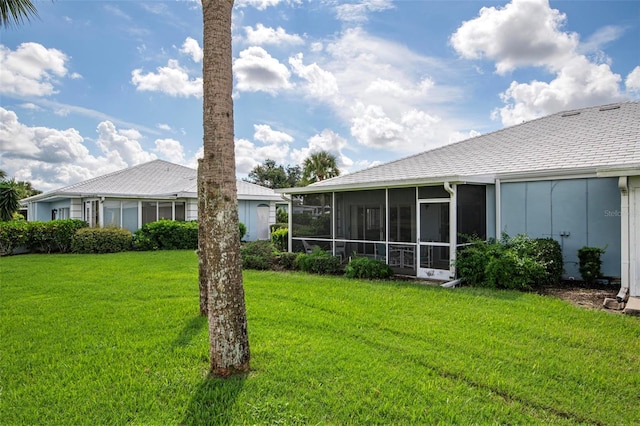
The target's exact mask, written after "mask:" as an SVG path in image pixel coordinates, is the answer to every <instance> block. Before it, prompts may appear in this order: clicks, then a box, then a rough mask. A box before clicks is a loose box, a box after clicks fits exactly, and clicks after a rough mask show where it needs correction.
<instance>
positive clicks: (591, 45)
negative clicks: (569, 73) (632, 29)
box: [578, 25, 625, 54]
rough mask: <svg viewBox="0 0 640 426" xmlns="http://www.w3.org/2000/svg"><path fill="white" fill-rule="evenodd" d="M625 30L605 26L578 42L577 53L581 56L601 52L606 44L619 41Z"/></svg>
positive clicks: (618, 27) (613, 26) (614, 26)
mask: <svg viewBox="0 0 640 426" xmlns="http://www.w3.org/2000/svg"><path fill="white" fill-rule="evenodd" d="M624 32H625V28H624V27H620V26H617V25H607V26H604V27H602V28H600V29H598V30H597V31H596V32H595V33H593V34H592V35H591V36H589V38H588V39H587V40H585V41H583V42H580V46H579V47H578V51H579V52H580V53H583V54H587V53H591V52H599V51H601V50H602V49H603V48H604V47H605V46H606V45H607V44H609V43H611V42H612V41H615V40H617V39H619V38H620V37H621V36H622V34H624Z"/></svg>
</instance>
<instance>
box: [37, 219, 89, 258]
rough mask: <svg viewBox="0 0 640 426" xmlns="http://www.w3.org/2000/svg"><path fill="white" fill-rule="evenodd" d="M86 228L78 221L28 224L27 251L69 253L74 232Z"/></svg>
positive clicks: (85, 224) (85, 225)
mask: <svg viewBox="0 0 640 426" xmlns="http://www.w3.org/2000/svg"><path fill="white" fill-rule="evenodd" d="M87 226H89V225H87V222H85V221H83V220H79V219H64V220H52V221H50V222H28V236H27V249H28V250H29V251H32V252H35V253H55V252H61V253H69V252H70V251H71V241H72V239H73V236H74V235H75V233H76V231H77V230H78V229H81V228H86V227H87Z"/></svg>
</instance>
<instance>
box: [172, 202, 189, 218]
mask: <svg viewBox="0 0 640 426" xmlns="http://www.w3.org/2000/svg"><path fill="white" fill-rule="evenodd" d="M175 206H176V208H175V217H174V220H185V218H186V215H185V203H184V201H176V202H175Z"/></svg>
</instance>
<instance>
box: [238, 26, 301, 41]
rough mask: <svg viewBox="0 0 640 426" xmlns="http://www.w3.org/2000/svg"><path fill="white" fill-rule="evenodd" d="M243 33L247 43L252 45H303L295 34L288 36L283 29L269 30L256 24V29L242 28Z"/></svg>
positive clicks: (269, 28)
mask: <svg viewBox="0 0 640 426" xmlns="http://www.w3.org/2000/svg"><path fill="white" fill-rule="evenodd" d="M244 31H245V33H246V34H247V43H249V44H253V45H264V44H272V45H292V46H295V45H301V44H304V40H303V39H302V37H300V36H299V35H297V34H288V33H287V32H286V31H285V30H284V28H282V27H278V28H275V29H274V28H271V27H265V26H264V25H262V24H257V25H256V28H255V29H253V28H252V27H244Z"/></svg>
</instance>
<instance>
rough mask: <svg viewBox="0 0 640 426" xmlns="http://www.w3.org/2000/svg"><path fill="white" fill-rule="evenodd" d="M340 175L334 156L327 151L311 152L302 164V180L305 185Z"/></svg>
mask: <svg viewBox="0 0 640 426" xmlns="http://www.w3.org/2000/svg"><path fill="white" fill-rule="evenodd" d="M336 176H340V169H338V166H337V160H336V156H335V155H333V154H330V153H329V152H327V151H319V152H316V153H314V154H311V155H310V156H309V157H307V158H306V159H305V160H304V163H303V164H302V181H303V182H304V183H305V185H309V184H311V183H314V182H319V181H321V180H325V179H329V178H332V177H336Z"/></svg>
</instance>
